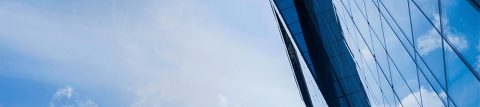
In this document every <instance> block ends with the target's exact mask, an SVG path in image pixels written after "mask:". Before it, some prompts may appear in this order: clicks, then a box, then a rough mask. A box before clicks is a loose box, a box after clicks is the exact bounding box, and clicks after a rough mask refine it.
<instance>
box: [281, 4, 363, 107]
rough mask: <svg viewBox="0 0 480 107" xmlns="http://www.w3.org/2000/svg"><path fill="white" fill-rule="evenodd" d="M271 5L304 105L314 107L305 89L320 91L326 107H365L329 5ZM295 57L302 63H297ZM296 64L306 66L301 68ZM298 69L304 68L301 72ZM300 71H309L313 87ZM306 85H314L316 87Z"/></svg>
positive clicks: (353, 67) (353, 64) (361, 91)
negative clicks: (327, 106)
mask: <svg viewBox="0 0 480 107" xmlns="http://www.w3.org/2000/svg"><path fill="white" fill-rule="evenodd" d="M273 2H274V4H275V5H273V9H274V13H275V14H276V16H277V20H278V23H279V27H280V29H281V34H282V35H283V36H282V37H283V39H284V42H285V44H286V46H287V50H288V51H289V56H290V60H291V63H292V66H293V69H294V72H295V75H296V79H297V83H298V85H299V88H300V90H301V92H302V97H303V99H304V101H305V104H306V105H307V106H312V105H314V104H312V101H310V99H311V98H310V97H311V95H310V92H308V90H320V91H321V93H322V95H323V99H324V100H325V101H326V103H327V104H328V105H329V106H357V107H361V106H369V105H370V104H369V102H368V97H367V94H366V93H365V90H364V88H363V85H362V82H361V80H360V77H359V75H358V72H357V70H356V66H355V63H354V62H353V59H352V56H351V54H350V52H349V51H348V47H347V44H346V43H345V41H344V40H345V39H344V38H343V34H342V29H341V26H340V22H339V20H338V18H337V16H336V14H335V11H334V7H333V2H331V1H329V0H274V1H273ZM294 44H295V45H294ZM297 51H298V52H297ZM299 57H301V59H303V60H298V59H299ZM300 62H303V63H305V64H304V65H306V66H301V65H302V64H300ZM302 67H303V68H308V69H305V70H302V69H301V68H302ZM303 71H310V74H311V75H309V76H312V77H313V78H312V79H313V80H314V82H315V84H307V83H306V82H305V81H309V80H305V79H304V78H305V76H304V75H303V74H305V73H303ZM310 81H311V80H310ZM308 85H316V87H318V88H317V89H315V88H313V86H310V87H309V86H308ZM316 96H318V95H316Z"/></svg>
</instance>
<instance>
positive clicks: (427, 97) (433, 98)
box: [399, 87, 445, 107]
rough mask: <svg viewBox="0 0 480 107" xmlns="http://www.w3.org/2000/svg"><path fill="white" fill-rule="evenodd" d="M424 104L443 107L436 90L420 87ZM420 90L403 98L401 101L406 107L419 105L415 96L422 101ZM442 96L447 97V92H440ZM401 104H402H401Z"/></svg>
mask: <svg viewBox="0 0 480 107" xmlns="http://www.w3.org/2000/svg"><path fill="white" fill-rule="evenodd" d="M420 91H421V95H422V100H423V105H425V106H428V107H443V103H442V102H441V100H440V98H438V96H437V95H436V93H435V92H433V91H430V90H427V89H424V88H423V87H422V88H420ZM420 91H416V92H414V93H413V94H409V95H407V96H406V97H405V98H403V99H402V101H401V103H402V104H403V106H404V107H418V106H419V105H418V102H417V101H416V100H415V97H416V98H417V99H418V100H419V101H420ZM440 96H441V97H445V93H443V94H442V93H440ZM399 106H400V105H399Z"/></svg>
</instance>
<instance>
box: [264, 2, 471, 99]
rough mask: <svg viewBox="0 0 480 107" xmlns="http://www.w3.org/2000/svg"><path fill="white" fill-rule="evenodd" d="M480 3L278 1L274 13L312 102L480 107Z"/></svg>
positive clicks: (274, 4) (275, 3)
mask: <svg viewBox="0 0 480 107" xmlns="http://www.w3.org/2000/svg"><path fill="white" fill-rule="evenodd" d="M479 3H480V1H479V0H273V8H274V12H275V15H276V16H278V17H277V18H278V22H279V26H280V27H282V29H284V30H285V31H284V32H281V33H282V35H283V36H284V39H285V37H288V38H290V39H291V40H290V42H291V43H292V44H293V45H292V47H291V48H293V49H294V50H296V51H297V53H296V58H297V60H298V61H299V62H300V65H301V66H300V67H301V68H302V69H303V70H302V71H301V72H303V74H302V76H303V78H304V79H303V80H300V79H298V78H297V82H298V81H304V82H305V84H306V85H305V87H307V88H305V89H306V90H308V93H305V94H308V95H303V94H304V92H302V96H304V97H305V96H307V97H309V98H310V99H311V100H316V99H318V97H317V98H314V97H313V96H316V95H314V94H317V93H321V95H322V97H321V98H320V99H324V101H325V102H326V104H327V105H328V106H335V107H336V106H390V107H391V106H408V107H410V106H420V107H423V106H449V107H457V106H458V107H478V106H480V102H478V99H480V74H479V70H480V55H479V53H480V20H478V18H479V17H480V11H479V7H480V5H479ZM285 44H286V45H287V43H285ZM287 47H288V46H287ZM290 58H291V59H292V57H290ZM292 63H293V62H292ZM302 63H304V65H303V64H302ZM292 65H293V64H292ZM297 65H298V64H297ZM305 69H306V70H305ZM305 71H309V72H308V73H306V72H305ZM309 77H311V78H312V80H313V81H314V82H309V81H311V80H308V78H309ZM298 83H300V82H298ZM310 83H313V84H315V86H316V87H315V88H312V87H311V85H310ZM299 87H300V85H299ZM311 90H318V91H316V92H312V91H311ZM304 100H305V98H304ZM306 103H308V101H306ZM310 103H314V104H311V105H313V106H316V105H315V102H310ZM311 105H309V104H307V106H311ZM320 106H321V105H320Z"/></svg>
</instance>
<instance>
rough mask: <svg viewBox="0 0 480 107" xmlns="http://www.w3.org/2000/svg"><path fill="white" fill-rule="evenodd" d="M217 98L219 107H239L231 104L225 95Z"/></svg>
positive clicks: (219, 95) (218, 95)
mask: <svg viewBox="0 0 480 107" xmlns="http://www.w3.org/2000/svg"><path fill="white" fill-rule="evenodd" d="M217 98H218V100H219V102H218V107H239V106H238V105H233V104H231V103H230V102H229V101H228V99H227V97H225V96H224V95H223V94H217Z"/></svg>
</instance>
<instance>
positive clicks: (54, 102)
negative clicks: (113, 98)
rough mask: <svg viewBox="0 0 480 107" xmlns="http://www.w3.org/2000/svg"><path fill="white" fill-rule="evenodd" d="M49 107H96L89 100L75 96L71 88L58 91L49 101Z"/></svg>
mask: <svg viewBox="0 0 480 107" xmlns="http://www.w3.org/2000/svg"><path fill="white" fill-rule="evenodd" d="M50 107H98V105H97V104H96V103H95V102H94V101H92V100H90V99H85V98H82V97H81V96H79V95H77V93H75V91H74V90H73V88H72V87H70V86H67V87H64V88H60V89H58V91H57V92H55V94H54V95H53V97H52V99H51V101H50Z"/></svg>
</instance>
